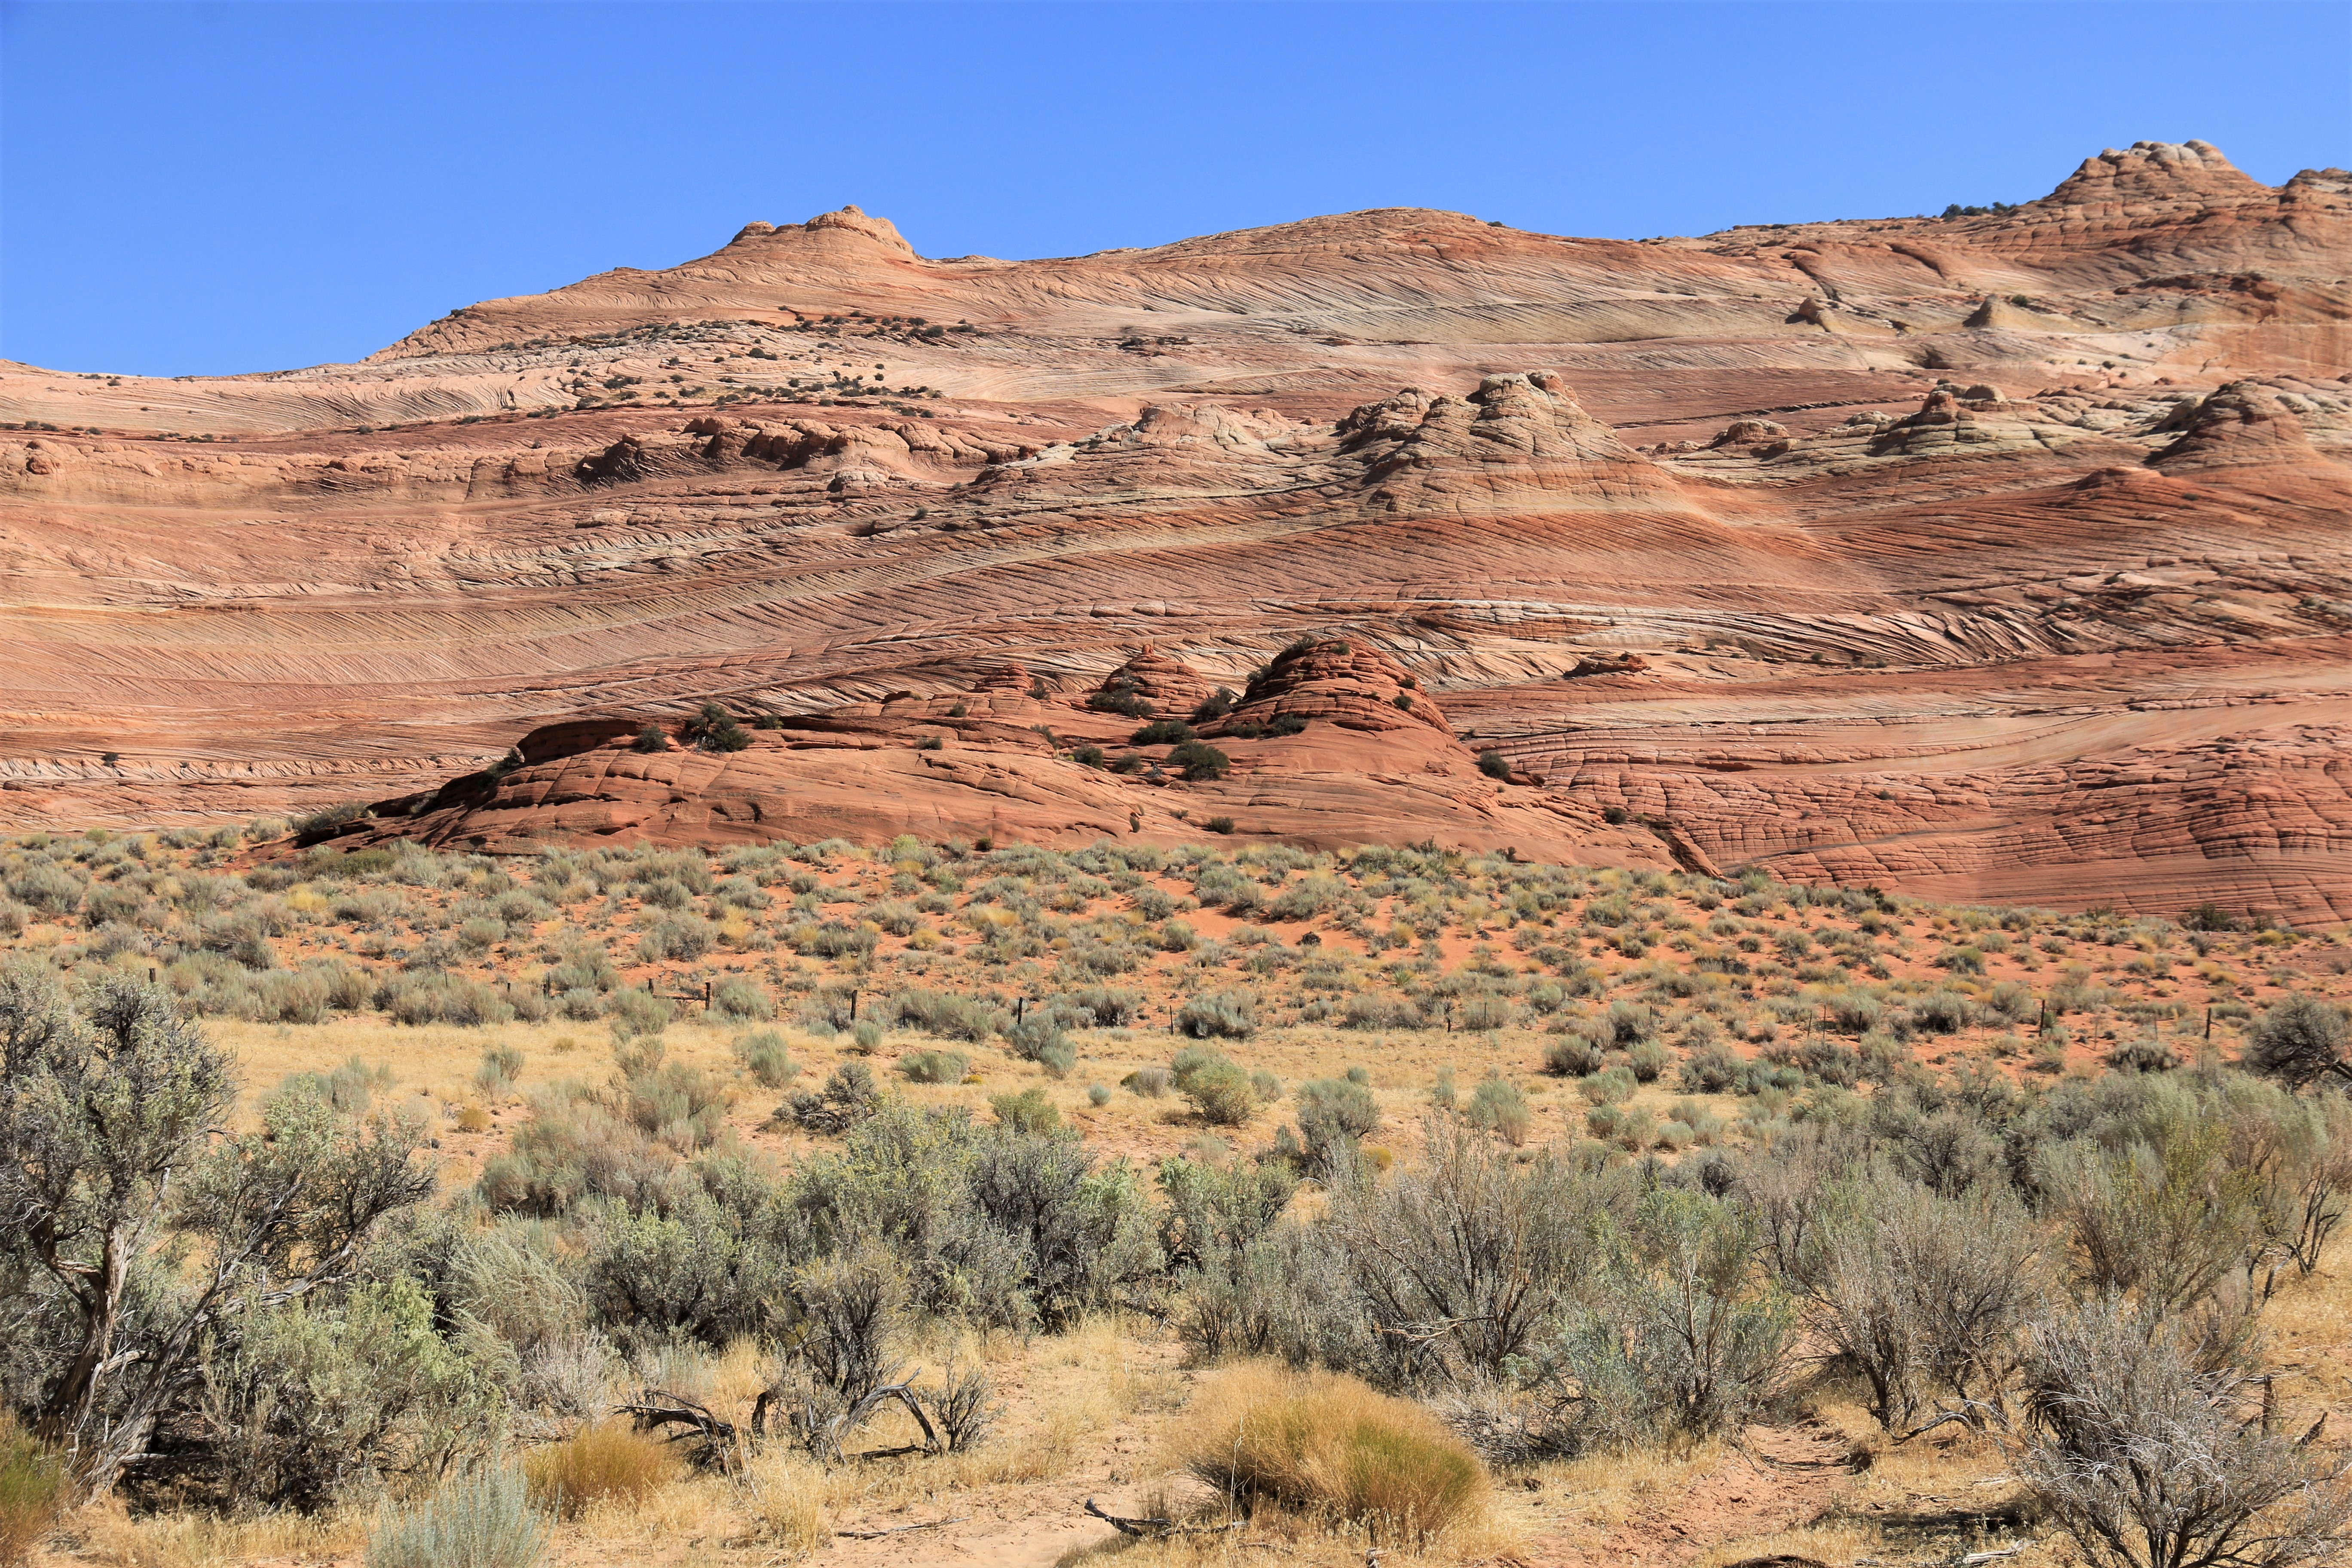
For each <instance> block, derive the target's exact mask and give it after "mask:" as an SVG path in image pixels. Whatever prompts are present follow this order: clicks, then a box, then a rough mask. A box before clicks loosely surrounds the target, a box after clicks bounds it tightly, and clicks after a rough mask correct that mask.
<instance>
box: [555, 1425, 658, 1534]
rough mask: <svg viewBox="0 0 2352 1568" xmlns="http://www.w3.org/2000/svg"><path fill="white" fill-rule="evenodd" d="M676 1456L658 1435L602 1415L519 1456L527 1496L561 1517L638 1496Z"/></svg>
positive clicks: (646, 1493)
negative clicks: (599, 1420)
mask: <svg viewBox="0 0 2352 1568" xmlns="http://www.w3.org/2000/svg"><path fill="white" fill-rule="evenodd" d="M523 1477H524V1479H526V1480H527V1481H528V1482H529V1483H530V1499H531V1500H532V1501H533V1502H536V1503H538V1504H539V1505H540V1506H541V1507H543V1508H545V1509H546V1510H549V1511H550V1512H551V1513H553V1514H555V1515H557V1516H558V1517H560V1518H563V1519H577V1518H579V1517H580V1516H581V1515H582V1514H583V1513H584V1512H586V1511H587V1510H588V1509H589V1508H591V1507H592V1506H593V1505H595V1504H597V1503H600V1502H604V1501H605V1500H608V1499H609V1500H614V1501H618V1502H624V1503H635V1502H642V1501H644V1500H646V1498H648V1497H651V1496H652V1495H653V1494H654V1493H655V1492H656V1491H658V1490H660V1489H662V1488H663V1487H665V1486H667V1485H668V1484H669V1482H670V1481H671V1480H673V1479H676V1477H677V1459H676V1458H675V1457H673V1456H672V1455H671V1453H670V1451H669V1450H668V1449H667V1447H664V1446H663V1445H662V1443H661V1440H660V1439H659V1438H656V1437H654V1436H649V1435H647V1434H646V1433H643V1432H637V1431H634V1430H632V1429H631V1428H630V1427H629V1426H628V1425H627V1424H626V1423H625V1422H617V1421H608V1422H604V1423H601V1424H599V1425H597V1426H587V1427H583V1428H582V1429H581V1431H580V1433H579V1435H578V1436H572V1437H569V1438H566V1439H565V1440H564V1441H562V1442H561V1443H550V1444H548V1445H546V1446H545V1447H540V1448H534V1449H532V1450H531V1451H530V1453H529V1454H527V1455H525V1456H524V1457H523Z"/></svg>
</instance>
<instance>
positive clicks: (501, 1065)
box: [349, 1046, 522, 1104]
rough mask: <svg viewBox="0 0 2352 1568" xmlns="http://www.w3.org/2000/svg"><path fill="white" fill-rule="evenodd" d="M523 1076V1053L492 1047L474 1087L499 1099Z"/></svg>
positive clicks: (388, 1074)
mask: <svg viewBox="0 0 2352 1568" xmlns="http://www.w3.org/2000/svg"><path fill="white" fill-rule="evenodd" d="M349 1065H351V1066H353V1067H356V1066H358V1065H359V1058H356V1057H354V1058H352V1061H351V1063H350V1064H349ZM391 1076H392V1074H391V1071H390V1069H389V1068H387V1069H386V1070H385V1072H384V1077H385V1079H387V1080H388V1079H390V1078H391ZM521 1076H522V1053H521V1052H520V1051H519V1050H517V1049H515V1047H512V1046H492V1047H490V1048H489V1049H488V1050H487V1051H484V1052H483V1053H482V1065H481V1066H480V1067H478V1068H475V1069H474V1087H476V1088H477V1089H480V1090H481V1091H482V1092H483V1093H484V1094H486V1095H489V1096H492V1097H494V1098H499V1097H503V1096H505V1095H506V1094H507V1093H508V1091H509V1090H510V1089H513V1088H514V1085H515V1079H519V1078H520V1077H521ZM364 1103H365V1101H362V1104H364Z"/></svg>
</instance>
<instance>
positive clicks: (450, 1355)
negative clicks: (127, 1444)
mask: <svg viewBox="0 0 2352 1568" xmlns="http://www.w3.org/2000/svg"><path fill="white" fill-rule="evenodd" d="M238 1320H239V1321H236V1323H235V1326H234V1328H233V1330H232V1332H231V1333H230V1334H229V1335H228V1336H226V1340H225V1342H223V1343H222V1344H220V1345H218V1346H216V1347H215V1349H214V1352H213V1353H212V1354H211V1355H210V1356H209V1357H208V1359H207V1363H206V1365H205V1386H204V1394H203V1397H202V1399H201V1401H199V1402H198V1403H197V1404H196V1405H195V1406H194V1408H191V1409H175V1410H174V1411H173V1412H171V1413H170V1414H169V1415H167V1416H166V1417H165V1420H164V1422H163V1438H162V1439H161V1440H160V1441H159V1443H158V1445H157V1446H158V1447H159V1449H161V1450H163V1452H164V1453H166V1454H168V1455H170V1456H171V1457H170V1458H168V1459H167V1460H165V1461H164V1462H163V1467H162V1473H164V1474H169V1475H171V1476H172V1477H173V1479H176V1480H178V1481H179V1482H180V1484H181V1485H182V1486H183V1487H185V1488H187V1489H190V1490H192V1491H194V1493H195V1494H196V1495H200V1496H205V1497H207V1498H209V1499H210V1500H214V1501H215V1502H216V1503H218V1504H219V1505H221V1506H224V1507H226V1508H229V1509H233V1510H243V1509H293V1510H299V1511H300V1512H304V1513H315V1512H318V1511H320V1510H324V1509H327V1508H330V1507H331V1506H332V1505H333V1504H334V1503H335V1501H336V1500H338V1498H339V1497H340V1496H341V1494H343V1493H344V1492H345V1491H346V1490H347V1489H352V1488H354V1487H357V1486H362V1485H368V1484H380V1483H381V1482H382V1481H383V1479H386V1478H388V1477H391V1476H394V1475H399V1474H424V1475H436V1474H439V1473H441V1472H443V1471H444V1470H446V1468H449V1466H450V1465H451V1464H452V1463H453V1462H454V1461H456V1460H457V1459H459V1458H466V1457H469V1456H471V1455H478V1452H479V1451H480V1449H481V1448H482V1447H487V1446H488V1443H489V1442H490V1441H492V1440H493V1439H494V1437H495V1435H496V1426H497V1424H498V1421H499V1415H500V1407H501V1403H502V1401H501V1394H500V1391H499V1387H498V1381H497V1376H496V1373H495V1372H494V1371H493V1369H492V1368H491V1367H490V1366H489V1365H487V1364H485V1363H482V1362H480V1361H478V1360H477V1359H476V1358H475V1356H474V1354H473V1353H472V1352H473V1350H474V1348H475V1347H470V1346H465V1345H462V1344H461V1343H458V1342H452V1341H450V1340H446V1339H444V1338H442V1337H441V1336H440V1335H438V1334H436V1333H435V1332H434V1331H433V1307H432V1303H431V1301H430V1300H428V1299H427V1298H426V1296H425V1291H424V1289H423V1288H422V1286H421V1285H420V1284H419V1283H418V1282H417V1281H416V1280H415V1279H413V1278H407V1277H402V1278H396V1279H391V1280H387V1281H384V1282H382V1283H370V1284H365V1285H361V1286H357V1287H354V1288H353V1289H351V1290H349V1291H348V1292H346V1293H345V1294H344V1295H343V1296H342V1298H341V1300H332V1301H322V1300H316V1299H313V1300H308V1301H297V1302H292V1303H289V1304H287V1305H285V1306H282V1307H278V1308H274V1309H267V1308H265V1309H261V1310H245V1311H243V1312H241V1313H239V1314H238ZM150 1474H151V1479H152V1476H153V1474H154V1472H153V1471H151V1472H150Z"/></svg>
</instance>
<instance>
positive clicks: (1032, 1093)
mask: <svg viewBox="0 0 2352 1568" xmlns="http://www.w3.org/2000/svg"><path fill="white" fill-rule="evenodd" d="M988 1108H989V1109H990V1110H993V1111H994V1112H996V1120H997V1122H998V1123H999V1124H1000V1125H1001V1126H1003V1127H1005V1128H1007V1129H1009V1130H1011V1131H1014V1132H1019V1133H1022V1134H1024V1135H1025V1136H1028V1137H1042V1136H1044V1135H1045V1134H1046V1133H1049V1132H1054V1131H1058V1130H1059V1129H1060V1127H1061V1125H1062V1113H1061V1111H1060V1110H1056V1109H1055V1105H1054V1102H1053V1100H1050V1099H1048V1098H1047V1097H1046V1094H1045V1090H1044V1089H1039V1088H1038V1087H1037V1086H1036V1085H1034V1084H1032V1085H1030V1086H1029V1087H1028V1088H1027V1089H1023V1090H1021V1091H1020V1092H1019V1093H1018V1094H998V1095H991V1096H990V1097H989V1101H988Z"/></svg>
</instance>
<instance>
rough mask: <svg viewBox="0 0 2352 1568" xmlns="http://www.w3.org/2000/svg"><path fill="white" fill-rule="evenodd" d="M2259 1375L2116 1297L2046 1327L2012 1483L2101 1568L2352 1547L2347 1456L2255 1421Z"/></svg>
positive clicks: (2207, 1567)
mask: <svg viewBox="0 0 2352 1568" xmlns="http://www.w3.org/2000/svg"><path fill="white" fill-rule="evenodd" d="M2261 1381H2262V1380H2259V1379H2256V1378H2254V1377H2252V1376H2251V1375H2249V1374H2247V1373H2243V1372H2242V1371H2240V1370H2239V1369H2238V1368H2236V1367H2234V1366H2228V1365H2223V1366H2218V1367H2217V1366H2213V1365H2210V1364H2206V1363H2205V1358H2204V1357H2202V1356H2200V1355H2198V1354H2196V1353H2194V1352H2192V1351H2191V1350H2190V1349H2189V1347H2188V1346H2186V1345H2184V1343H2183V1342H2182V1340H2181V1336H2180V1334H2179V1332H2178V1331H2175V1330H2173V1329H2172V1328H2171V1327H2170V1326H2169V1325H2168V1324H2167V1323H2166V1322H2165V1321H2163V1319H2162V1317H2161V1315H2160V1314H2155V1313H2151V1312H2150V1311H2149V1310H2147V1309H2145V1308H2138V1309H2136V1308H2133V1307H2130V1306H2127V1305H2126V1304H2124V1303H2123V1302H2121V1301H2118V1300H2115V1299H2113V1298H2107V1299H2104V1300H2098V1301H2095V1302H2092V1303H2090V1304H2088V1305H2086V1306H2084V1307H2083V1308H2082V1309H2080V1310H2077V1311H2074V1312H2072V1313H2069V1314H2066V1315H2063V1316H2062V1317H2060V1318H2058V1319H2056V1320H2054V1321H2052V1322H2050V1323H2048V1324H2046V1325H2042V1326H2039V1327H2037V1328H2036V1329H2035V1331H2033V1333H2032V1342H2031V1348H2030V1350H2029V1352H2028V1353H2027V1356H2026V1361H2025V1371H2024V1384H2025V1399H2026V1407H2027V1411H2028V1422H2027V1424H2026V1426H2025V1429H2024V1434H2023V1435H2022V1436H2021V1438H2020V1439H2017V1440H2014V1441H2013V1442H2012V1445H2011V1447H2012V1450H2013V1452H2014V1455H2015V1458H2014V1460H2013V1462H2014V1464H2015V1466H2016V1470H2017V1474H2018V1477H2019V1479H2021V1480H2022V1481H2023V1482H2024V1483H2025V1486H2026V1489H2027V1490H2028V1491H2029V1492H2031V1493H2032V1496H2033V1498H2034V1499H2035V1500H2036V1501H2037V1502H2039V1503H2040V1504H2041V1505H2042V1508H2043V1509H2045V1510H2048V1512H2049V1514H2050V1516H2051V1517H2052V1518H2053V1519H2055V1520H2056V1521H2058V1523H2059V1524H2060V1525H2062V1526H2063V1528H2064V1529H2065V1531H2066V1532H2067V1533H2068V1534H2069V1535H2071V1536H2073V1537H2074V1542H2075V1543H2076V1544H2077V1545H2078V1546H2080V1547H2081V1548H2082V1550H2083V1552H2084V1555H2085V1556H2087V1557H2088V1558H2090V1559H2091V1560H2092V1561H2093V1562H2095V1563H2111V1564H2114V1565H2115V1568H2221V1565H2225V1564H2263V1565H2264V1568H2272V1565H2275V1568H2288V1565H2289V1564H2293V1563H2305V1562H2313V1561H2317V1560H2320V1559H2323V1558H2331V1557H2333V1556H2335V1555H2336V1553H2337V1552H2341V1551H2343V1550H2344V1549H2345V1547H2346V1546H2347V1545H2352V1491H2347V1489H2346V1488H2345V1486H2344V1484H2343V1479H2342V1477H2343V1465H2342V1461H2341V1460H2336V1459H2331V1458H2326V1457H2324V1456H2323V1455H2322V1454H2321V1453H2320V1452H2319V1451H2317V1450H2315V1449H2314V1448H2313V1447H2310V1446H2309V1445H2308V1443H2298V1442H2296V1441H2294V1439H2293V1438H2291V1437H2288V1436H2284V1435H2281V1434H2275V1433H2273V1432H2272V1431H2271V1430H2270V1429H2269V1424H2268V1423H2267V1422H2264V1421H2263V1420H2261V1419H2259V1417H2258V1414H2257V1407H2258V1406H2259V1405H2260V1403H2261V1401H2260V1399H2259V1398H2258V1397H2257V1396H2256V1395H2255V1392H2254V1391H2255V1387H2256V1384H2257V1383H2258V1382H2261Z"/></svg>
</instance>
